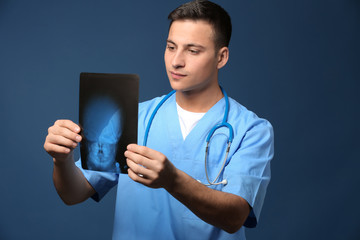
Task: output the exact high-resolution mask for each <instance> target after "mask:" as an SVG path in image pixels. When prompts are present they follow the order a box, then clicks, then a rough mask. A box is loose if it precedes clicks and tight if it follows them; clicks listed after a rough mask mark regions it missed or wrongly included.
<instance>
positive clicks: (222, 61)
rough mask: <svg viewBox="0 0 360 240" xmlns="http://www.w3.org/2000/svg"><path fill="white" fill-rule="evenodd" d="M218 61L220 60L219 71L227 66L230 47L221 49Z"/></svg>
mask: <svg viewBox="0 0 360 240" xmlns="http://www.w3.org/2000/svg"><path fill="white" fill-rule="evenodd" d="M217 59H218V64H217V69H220V68H222V67H223V66H225V64H226V63H227V61H228V60H229V48H228V47H222V48H220V50H219V51H218V55H217Z"/></svg>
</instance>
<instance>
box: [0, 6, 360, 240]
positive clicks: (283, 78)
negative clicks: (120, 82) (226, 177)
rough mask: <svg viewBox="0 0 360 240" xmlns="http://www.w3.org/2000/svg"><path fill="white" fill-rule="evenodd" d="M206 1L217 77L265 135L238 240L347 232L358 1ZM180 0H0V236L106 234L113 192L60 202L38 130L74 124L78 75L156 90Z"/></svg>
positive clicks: (353, 205)
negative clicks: (221, 31) (123, 77)
mask: <svg viewBox="0 0 360 240" xmlns="http://www.w3.org/2000/svg"><path fill="white" fill-rule="evenodd" d="M216 2H217V3H220V2H221V4H222V6H223V7H224V8H225V9H227V10H228V12H229V13H230V15H231V16H232V20H233V28H234V31H233V38H232V42H231V45H230V62H229V63H228V65H227V66H226V67H225V68H224V69H223V70H222V71H221V75H220V77H221V80H220V81H221V84H222V85H223V86H224V88H225V89H227V92H228V94H229V95H230V96H232V97H233V98H235V99H237V100H238V101H239V102H241V103H242V104H243V105H245V106H247V107H248V108H249V109H251V110H253V111H255V112H256V113H257V114H258V115H259V116H262V117H264V118H267V119H268V120H270V121H271V123H272V124H273V126H274V129H275V137H276V142H275V144H276V146H275V150H276V154H275V158H274V160H273V162H272V174H273V178H272V182H271V183H270V186H269V189H268V195H267V197H266V202H265V204H264V208H263V211H262V215H261V219H260V222H259V225H258V227H257V228H256V229H250V230H248V231H247V233H248V234H247V235H248V239H284V240H285V239H286V240H288V239H292V240H294V239H295V240H296V239H360V221H359V218H358V216H359V214H360V208H359V207H358V204H359V202H360V196H359V195H360V191H359V190H360V189H359V188H360V187H359V186H360V174H359V169H360V157H359V155H360V147H359V146H360V142H359V138H358V136H359V134H360V127H359V126H360V125H359V122H360V111H359V103H360V97H359V96H360V94H359V80H360V59H359V58H360V57H359V56H360V2H359V1H358V0H301V1H300V0H299V1H298V0H294V1H288V0H272V1H268V0H254V1H220V0H218V1H216ZM181 3H182V1H166V0H161V1H160V0H159V1H146V0H141V1H121V0H117V1H115V0H112V1H95V0H91V1H85V0H84V1H76V0H75V1H45V0H43V1H41V0H33V1H25V0H24V1H20V0H0V81H1V82H0V83H1V84H0V116H1V117H0V134H1V138H0V239H6V240H7V239H11V240H12V239H54V240H56V239H110V238H111V234H112V228H113V215H114V214H113V213H114V203H115V190H113V191H111V192H110V193H109V194H108V195H107V196H106V197H105V198H104V199H103V201H102V202H100V203H95V202H93V201H92V200H88V201H86V202H84V203H83V204H80V205H76V206H70V207H69V206H65V204H63V203H62V202H61V200H60V199H59V197H58V196H57V194H56V191H55V189H54V187H53V185H52V160H51V158H50V157H49V156H48V155H47V154H46V153H45V151H44V150H43V142H44V139H45V136H46V134H47V128H48V127H49V126H50V125H52V124H53V122H54V121H55V120H56V119H58V118H69V119H72V120H74V121H77V120H78V91H79V87H78V86H79V74H80V72H84V71H88V72H105V73H138V74H139V75H140V77H141V84H140V100H141V101H143V100H147V99H150V98H152V97H154V96H158V95H162V94H164V93H167V92H168V91H170V86H169V84H168V82H167V78H166V74H165V70H164V64H163V51H164V49H165V40H166V37H167V29H168V21H167V14H168V13H169V12H170V11H171V10H172V9H174V8H175V7H177V6H178V5H179V4H181ZM77 154H78V152H77ZM159 227H161V225H159Z"/></svg>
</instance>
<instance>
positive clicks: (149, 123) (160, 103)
mask: <svg viewBox="0 0 360 240" xmlns="http://www.w3.org/2000/svg"><path fill="white" fill-rule="evenodd" d="M221 91H222V93H223V94H224V98H225V112H224V118H223V120H222V122H221V123H220V124H217V125H215V126H214V127H213V128H212V129H211V130H210V132H209V134H208V136H207V138H206V149H205V174H206V179H207V181H208V183H207V184H204V185H205V186H211V185H220V184H224V185H226V184H227V183H228V182H227V180H226V179H224V180H222V181H220V182H216V181H217V180H218V178H219V177H220V175H221V173H222V171H223V170H224V168H225V164H226V160H227V157H228V155H229V151H230V146H231V143H232V141H233V138H234V130H233V128H232V126H231V124H229V123H228V122H227V118H228V115H229V98H228V96H227V94H226V92H225V90H224V89H223V88H221ZM175 92H176V91H175V90H173V91H171V92H170V93H168V94H167V95H166V96H165V97H164V98H163V99H161V101H160V102H159V103H158V105H157V106H156V108H155V109H154V111H153V112H152V114H151V116H150V119H149V122H148V124H147V127H146V130H145V136H144V142H143V146H146V143H147V139H148V135H149V131H150V127H151V124H152V121H153V120H154V117H155V115H156V113H157V111H158V110H159V108H160V107H161V106H162V105H163V103H164V102H165V101H166V100H167V99H168V98H169V97H171V96H172V95H173V94H174V93H175ZM222 127H225V128H228V129H229V138H228V141H227V148H226V154H225V158H224V161H223V163H222V166H221V169H220V171H219V173H218V175H217V176H216V178H215V179H214V181H210V179H209V174H208V171H207V161H208V154H209V144H210V139H211V137H212V136H213V134H214V133H215V131H216V130H217V129H219V128H222ZM198 181H199V182H200V180H198Z"/></svg>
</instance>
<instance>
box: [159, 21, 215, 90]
mask: <svg viewBox="0 0 360 240" xmlns="http://www.w3.org/2000/svg"><path fill="white" fill-rule="evenodd" d="M213 34H214V33H213V28H212V26H211V25H210V24H209V23H207V22H205V21H201V20H200V21H193V20H177V21H174V22H173V23H172V25H171V27H170V29H169V36H168V39H167V46H166V50H165V56H164V59H165V66H166V71H167V75H168V78H169V81H170V84H171V87H172V88H173V89H175V90H177V91H182V92H189V91H201V90H204V89H206V88H208V87H211V86H214V85H217V76H218V57H217V53H216V52H215V43H214V37H213Z"/></svg>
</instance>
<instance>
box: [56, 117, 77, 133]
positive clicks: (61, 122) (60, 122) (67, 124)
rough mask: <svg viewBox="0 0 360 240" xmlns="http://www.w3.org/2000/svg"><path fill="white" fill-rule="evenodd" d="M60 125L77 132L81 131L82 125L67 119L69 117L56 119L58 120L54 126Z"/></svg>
mask: <svg viewBox="0 0 360 240" xmlns="http://www.w3.org/2000/svg"><path fill="white" fill-rule="evenodd" d="M55 125H56V126H59V127H63V128H67V129H69V130H71V131H73V132H75V133H79V132H80V126H79V125H77V124H76V123H74V122H73V121H71V120H67V119H59V120H56V122H55V123H54V126H55Z"/></svg>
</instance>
